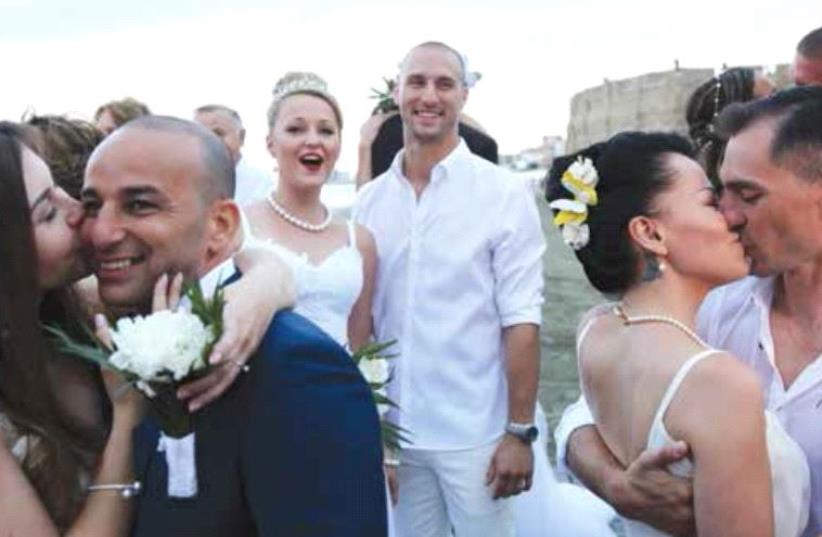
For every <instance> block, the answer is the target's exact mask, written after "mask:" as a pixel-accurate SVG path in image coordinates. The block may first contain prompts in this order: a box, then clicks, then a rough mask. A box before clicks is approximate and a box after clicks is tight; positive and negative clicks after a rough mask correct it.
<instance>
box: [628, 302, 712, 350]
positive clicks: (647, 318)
mask: <svg viewBox="0 0 822 537" xmlns="http://www.w3.org/2000/svg"><path fill="white" fill-rule="evenodd" d="M614 315H616V316H617V317H619V318H620V319H622V322H623V323H624V324H626V325H631V324H642V323H665V324H669V325H671V326H674V327H676V328H678V329H679V330H681V331H682V332H683V333H684V334H685V335H686V336H688V337H689V338H691V339H692V340H694V341H695V342H696V343H697V344H699V345H701V346H703V347H708V344H707V343H705V342H704V341H703V340H702V338H701V337H699V336H698V335H697V333H696V332H694V331H693V330H691V329H690V328H689V327H688V326H686V325H685V323H683V322H682V321H679V320H677V319H674V318H673V317H668V316H667V315H637V316H636V317H628V314H627V313H625V310H624V309H622V304H617V305H616V306H614Z"/></svg>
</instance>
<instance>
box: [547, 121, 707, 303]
mask: <svg viewBox="0 0 822 537" xmlns="http://www.w3.org/2000/svg"><path fill="white" fill-rule="evenodd" d="M671 153H678V154H681V155H684V156H686V157H688V158H694V151H693V148H692V147H691V144H690V143H689V142H688V141H687V140H686V139H685V138H683V137H681V136H679V135H676V134H666V133H642V132H624V133H620V134H617V135H615V136H614V137H613V138H611V139H610V140H608V141H606V142H601V143H598V144H594V145H592V146H590V147H588V148H586V149H583V150H582V151H579V152H578V153H574V154H572V155H566V156H563V157H559V158H557V159H555V160H554V162H553V165H552V166H551V170H550V172H549V173H548V182H547V186H546V192H545V197H546V199H547V200H548V202H549V203H550V202H553V201H555V200H561V199H568V200H573V199H575V198H574V194H573V193H572V192H570V191H569V190H568V189H567V188H566V187H565V186H564V185H563V184H562V176H563V174H564V173H565V172H566V171H567V170H568V168H569V167H570V166H571V164H573V163H574V162H576V161H577V160H578V159H579V158H580V157H582V158H583V159H585V158H587V159H590V161H591V163H592V164H593V166H594V168H595V169H596V173H597V174H598V176H599V180H598V182H597V184H596V187H595V190H596V195H597V203H596V204H595V205H589V206H588V207H587V210H588V214H587V218H586V219H585V224H587V226H588V240H587V243H586V244H584V245H582V246H579V245H577V249H576V250H575V254H576V256H577V259H579V261H580V262H581V263H582V267H583V269H584V270H585V275H586V276H587V277H588V280H589V281H590V282H591V285H593V286H594V287H595V288H596V289H597V290H599V291H600V292H602V293H606V294H616V295H620V294H622V293H624V292H625V291H626V290H627V289H629V288H630V287H631V286H632V285H634V284H635V283H636V282H637V281H638V280H639V279H640V275H641V273H642V272H641V271H642V268H643V266H644V262H643V259H642V252H641V251H640V249H639V247H638V246H636V245H635V244H634V243H633V241H632V240H631V237H630V236H629V234H628V223H629V222H630V221H631V219H632V218H634V217H635V216H640V215H650V214H651V213H652V212H653V210H654V200H655V199H656V197H657V196H658V195H659V194H660V193H662V192H664V191H665V190H666V189H667V188H669V186H670V185H671V184H672V180H673V174H674V171H673V170H671V169H670V167H669V165H668V163H667V159H666V158H665V157H666V155H668V154H671ZM555 212H556V211H555Z"/></svg>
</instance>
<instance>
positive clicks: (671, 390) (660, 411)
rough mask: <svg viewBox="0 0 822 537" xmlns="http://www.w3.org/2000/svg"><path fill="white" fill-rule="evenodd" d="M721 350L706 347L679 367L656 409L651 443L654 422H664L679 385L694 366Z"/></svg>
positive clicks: (649, 434)
mask: <svg viewBox="0 0 822 537" xmlns="http://www.w3.org/2000/svg"><path fill="white" fill-rule="evenodd" d="M721 352H722V351H721V350H719V349H705V350H704V351H701V352H698V353H696V354H694V355H693V356H691V357H690V358H688V359H687V360H686V361H685V363H683V364H682V365H681V366H680V367H679V370H678V371H677V372H676V374H675V375H674V378H673V379H671V383H670V384H668V389H666V390H665V394H664V395H663V396H662V400H661V401H660V402H659V407H658V408H657V410H656V415H655V416H654V420H653V421H652V422H651V430H650V431H649V432H648V442H649V443H650V440H651V435H652V433H653V431H654V424H656V423H657V422H659V423H661V422H662V418H663V417H664V416H665V412H667V410H668V406H669V405H670V404H671V400H672V399H673V398H674V395H676V391H677V390H678V389H679V385H680V384H682V381H683V380H685V375H687V374H688V373H689V372H690V371H691V369H693V367H694V366H695V365H696V364H698V363H699V362H701V361H702V360H703V359H705V358H707V357H708V356H711V355H714V354H719V353H721Z"/></svg>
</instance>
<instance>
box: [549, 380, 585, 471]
mask: <svg viewBox="0 0 822 537" xmlns="http://www.w3.org/2000/svg"><path fill="white" fill-rule="evenodd" d="M586 425H594V416H593V414H591V409H590V408H589V407H588V401H586V400H585V396H584V395H580V396H579V399H577V400H576V402H575V403H572V404H571V405H569V406H568V407H566V408H565V410H564V411H563V412H562V418H560V420H559V425H557V428H556V429H555V430H554V441H555V442H556V445H557V469H556V474H557V477H558V478H559V479H563V480H566V481H576V480H577V479H576V476H575V475H574V473H573V472H572V471H571V469H570V468H569V467H568V465H567V464H566V461H565V456H566V455H567V451H568V439H569V438H570V437H571V433H573V432H574V431H576V430H577V429H579V428H580V427H585V426H586Z"/></svg>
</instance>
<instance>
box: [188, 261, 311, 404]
mask: <svg viewBox="0 0 822 537" xmlns="http://www.w3.org/2000/svg"><path fill="white" fill-rule="evenodd" d="M234 262H235V263H236V265H237V268H239V269H240V272H242V273H243V277H242V278H240V279H239V280H237V281H236V282H234V283H232V284H230V285H227V286H226V287H225V298H226V307H225V311H224V312H223V335H222V336H221V337H220V340H219V341H218V342H217V344H216V345H215V346H214V350H213V351H212V353H211V357H210V361H211V363H212V364H217V365H218V367H214V368H213V369H212V371H211V373H209V374H208V375H206V376H205V377H203V378H202V379H199V380H195V381H193V382H189V383H187V384H185V385H183V386H181V387H180V391H179V397H180V398H181V399H184V400H188V406H189V409H190V410H191V411H192V412H193V411H196V410H199V409H200V408H202V407H203V406H205V405H207V404H208V403H210V402H211V401H214V400H215V399H217V398H218V397H219V396H220V395H221V394H222V393H223V392H224V391H225V390H226V389H227V388H228V387H229V386H230V385H231V383H232V382H234V379H235V378H237V375H238V374H239V372H240V371H241V368H242V367H243V365H244V364H245V363H246V362H247V361H248V359H249V358H250V357H251V355H252V353H253V352H254V351H255V350H256V349H257V346H258V345H259V344H260V341H261V340H262V338H263V336H264V335H265V332H266V330H267V329H268V325H269V324H271V319H272V318H273V317H274V314H275V313H277V312H278V311H280V310H281V309H284V308H288V307H291V306H293V305H294V302H295V300H296V295H297V293H296V286H295V283H294V278H293V276H292V274H291V271H290V269H289V268H288V266H287V265H286V264H285V263H284V262H283V261H282V260H281V259H280V258H279V256H277V254H276V253H274V252H273V251H271V250H269V249H267V248H260V247H254V246H247V247H245V248H243V249H242V250H240V251H239V252H238V253H237V254H236V255H235V256H234Z"/></svg>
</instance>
